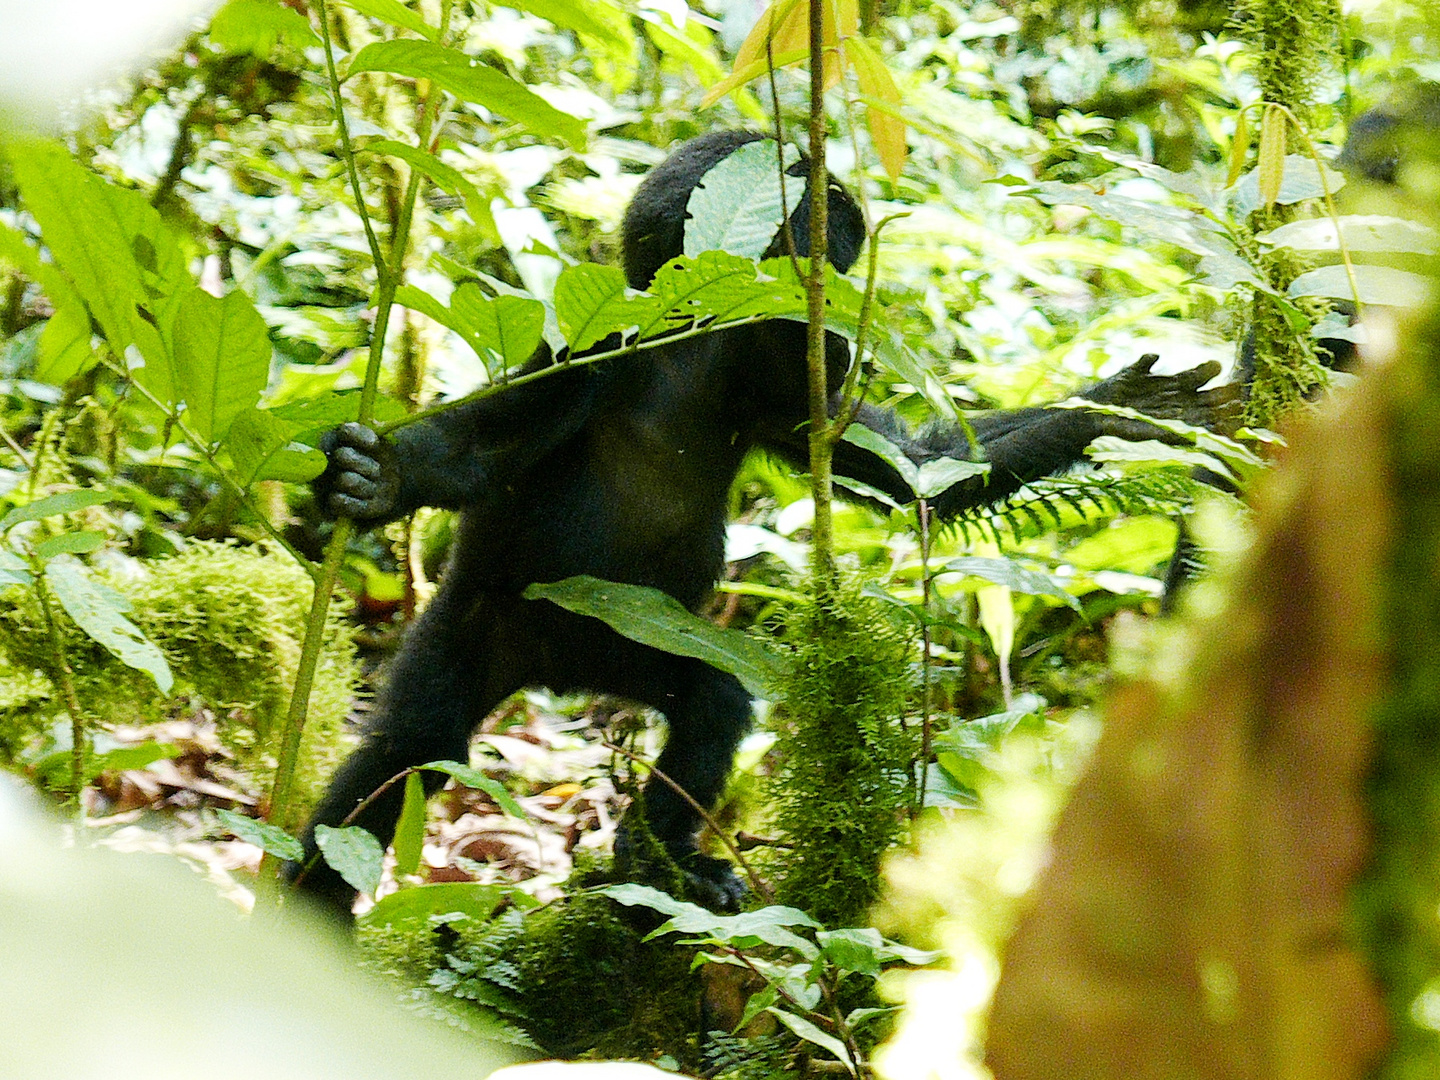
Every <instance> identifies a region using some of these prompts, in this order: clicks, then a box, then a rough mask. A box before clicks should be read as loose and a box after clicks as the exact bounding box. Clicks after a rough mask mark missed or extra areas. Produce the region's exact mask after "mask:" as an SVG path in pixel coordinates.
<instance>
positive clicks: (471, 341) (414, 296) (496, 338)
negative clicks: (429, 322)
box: [395, 281, 545, 372]
mask: <svg viewBox="0 0 1440 1080" xmlns="http://www.w3.org/2000/svg"><path fill="white" fill-rule="evenodd" d="M395 300H396V302H397V303H400V304H403V305H404V306H405V307H408V308H410V309H411V310H413V311H418V312H420V313H421V314H423V315H426V316H428V317H429V318H431V319H434V320H435V321H436V322H438V323H439V324H440V325H441V326H445V327H448V328H449V329H451V330H454V331H455V333H457V334H459V335H460V336H461V337H462V338H464V339H465V343H466V344H467V345H469V346H470V348H472V349H474V350H475V355H476V356H478V357H479V358H480V360H481V362H482V363H484V365H485V368H486V370H488V371H491V372H501V371H505V370H506V369H508V368H511V367H515V366H516V365H518V364H523V363H524V362H525V361H526V360H529V359H530V357H531V356H532V355H533V354H534V352H535V349H536V347H537V346H538V345H539V344H540V339H541V337H542V335H543V334H544V332H545V305H544V304H542V303H541V302H540V301H539V300H534V299H531V298H530V297H528V296H497V297H493V298H492V297H489V296H486V295H485V294H484V293H483V292H482V291H481V289H480V286H479V285H477V284H475V282H473V281H467V282H464V283H463V284H461V285H460V286H459V287H458V288H457V289H456V290H455V292H454V294H453V295H452V296H451V297H450V306H449V307H446V306H445V305H444V304H442V303H440V301H438V300H436V299H435V298H434V297H433V296H431V295H430V294H429V293H426V292H422V291H421V290H420V289H417V288H415V287H414V286H413V285H404V286H401V288H400V289H398V290H397V291H396V294H395Z"/></svg>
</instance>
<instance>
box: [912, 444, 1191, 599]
mask: <svg viewBox="0 0 1440 1080" xmlns="http://www.w3.org/2000/svg"><path fill="white" fill-rule="evenodd" d="M1211 460H1212V461H1213V460H1214V459H1211ZM1216 464H1218V462H1217V463H1216ZM938 572H939V573H950V572H954V573H958V574H966V575H968V576H969V577H975V578H979V579H980V580H981V581H988V582H990V583H991V584H994V585H1004V586H1006V587H1007V588H1010V589H1013V590H1015V592H1018V593H1024V594H1025V595H1026V596H1053V597H1055V598H1056V599H1058V600H1063V601H1064V602H1065V603H1066V604H1067V605H1068V606H1069V607H1072V608H1074V609H1075V610H1076V611H1079V610H1080V601H1079V600H1077V599H1076V598H1075V597H1074V596H1073V595H1071V593H1070V591H1069V590H1068V589H1067V588H1065V584H1064V582H1062V581H1061V580H1060V579H1059V578H1057V577H1055V576H1054V575H1053V574H1047V573H1045V572H1044V571H1043V570H1032V569H1030V568H1029V567H1025V566H1021V565H1020V564H1019V563H1017V562H1015V560H1013V559H1008V558H1005V557H1003V556H1002V557H1000V558H993V559H992V558H986V557H984V556H980V555H970V556H965V557H962V558H958V559H951V560H950V561H949V562H947V563H945V565H944V566H942V567H940V569H939V571H938Z"/></svg>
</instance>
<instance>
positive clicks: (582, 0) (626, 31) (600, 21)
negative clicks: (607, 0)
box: [505, 0, 635, 56]
mask: <svg viewBox="0 0 1440 1080" xmlns="http://www.w3.org/2000/svg"><path fill="white" fill-rule="evenodd" d="M505 6H506V7H511V8H515V9H516V10H518V11H528V12H530V14H532V15H538V16H540V18H542V19H544V20H546V21H547V22H552V23H554V24H555V25H556V26H561V27H564V28H565V29H567V30H574V31H575V32H576V33H579V34H585V35H586V36H587V37H592V38H595V39H597V40H598V41H601V42H603V43H604V44H605V45H606V46H608V47H609V48H610V49H611V50H612V51H615V52H618V53H620V54H621V55H631V56H633V55H634V53H635V34H634V32H633V31H632V30H631V29H630V17H629V15H628V14H627V13H626V12H625V11H623V10H621V9H620V8H618V7H614V6H611V5H609V4H604V3H596V2H594V0H590V2H586V0H506V3H505Z"/></svg>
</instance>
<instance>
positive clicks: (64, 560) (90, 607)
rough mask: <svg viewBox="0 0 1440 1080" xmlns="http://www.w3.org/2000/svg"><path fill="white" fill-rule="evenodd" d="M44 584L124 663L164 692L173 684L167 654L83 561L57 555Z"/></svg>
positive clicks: (82, 624) (72, 616)
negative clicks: (114, 600) (101, 586)
mask: <svg viewBox="0 0 1440 1080" xmlns="http://www.w3.org/2000/svg"><path fill="white" fill-rule="evenodd" d="M45 584H46V585H48V586H49V587H50V591H51V592H53V593H54V594H55V599H57V600H59V601H60V606H61V607H63V608H64V609H65V613H66V614H67V615H69V616H70V618H72V619H74V620H75V625H76V626H78V627H80V629H81V630H83V631H85V633H87V634H89V635H90V637H92V638H94V639H95V640H96V641H98V642H99V643H100V644H101V645H103V646H105V648H106V649H108V650H109V651H110V652H111V653H113V654H114V655H115V657H116V658H117V659H118V660H120V661H121V662H122V663H124V664H127V665H129V666H130V667H132V668H135V669H136V670H138V671H143V672H145V673H146V674H148V675H149V676H150V677H151V678H152V679H154V680H155V685H156V686H158V687H159V688H160V692H161V693H162V694H168V693H169V692H170V688H171V686H173V685H174V683H175V680H174V677H173V676H172V675H171V674H170V665H169V664H168V663H166V662H165V654H164V653H162V652H161V651H160V650H159V649H158V648H156V647H155V644H154V643H153V642H152V641H151V640H150V639H149V638H147V637H146V636H145V635H144V634H143V633H141V632H140V629H139V628H138V627H137V626H136V625H135V624H134V623H132V622H131V621H130V620H129V619H127V618H125V616H124V615H123V614H122V613H121V612H120V611H119V610H118V609H117V608H116V606H115V605H114V604H113V603H112V602H111V601H110V598H109V597H108V596H107V595H106V594H105V593H104V592H102V591H101V590H100V589H98V588H96V585H95V583H94V582H92V581H91V580H90V578H89V576H88V575H87V574H86V572H85V567H84V564H82V563H81V562H80V560H78V559H76V558H75V557H74V556H72V555H57V556H56V557H55V558H53V559H51V560H50V561H49V562H48V563H46V564H45Z"/></svg>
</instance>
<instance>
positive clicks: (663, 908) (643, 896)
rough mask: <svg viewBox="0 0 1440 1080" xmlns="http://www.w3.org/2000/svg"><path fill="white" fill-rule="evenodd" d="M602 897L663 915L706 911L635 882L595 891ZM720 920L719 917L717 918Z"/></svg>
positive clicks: (609, 886) (608, 886)
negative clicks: (645, 908)
mask: <svg viewBox="0 0 1440 1080" xmlns="http://www.w3.org/2000/svg"><path fill="white" fill-rule="evenodd" d="M595 891H596V892H598V893H599V894H600V895H601V896H608V897H610V899H611V900H615V901H617V902H619V903H621V904H624V905H625V906H626V907H647V908H649V909H650V910H651V911H658V912H660V914H662V915H684V914H687V913H694V912H697V911H705V909H704V908H702V907H699V906H698V905H696V904H690V903H686V902H685V901H684V900H676V899H675V897H673V896H671V895H670V894H669V893H667V892H661V891H660V890H659V889H652V888H651V887H650V886H649V885H636V884H635V883H633V882H625V883H624V884H622V885H607V886H605V887H604V888H603V889H597V890H595ZM716 918H719V916H716Z"/></svg>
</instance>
